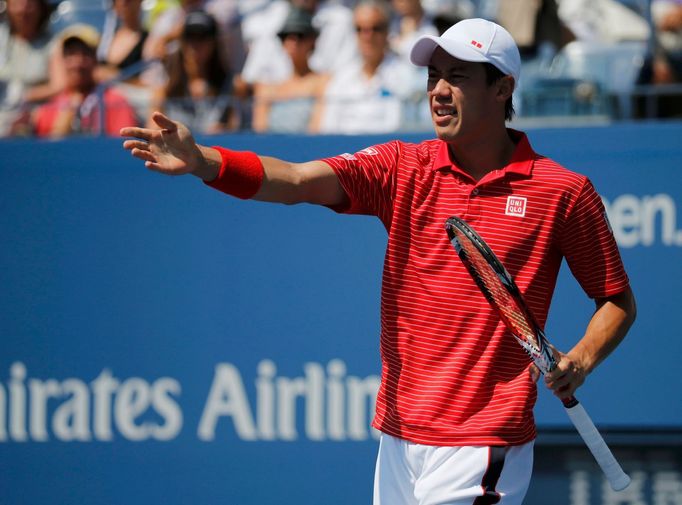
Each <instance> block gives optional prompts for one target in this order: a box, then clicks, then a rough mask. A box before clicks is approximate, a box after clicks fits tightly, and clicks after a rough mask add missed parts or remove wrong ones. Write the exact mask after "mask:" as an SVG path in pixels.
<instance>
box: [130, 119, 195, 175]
mask: <svg viewBox="0 0 682 505" xmlns="http://www.w3.org/2000/svg"><path fill="white" fill-rule="evenodd" d="M152 120H153V121H154V122H155V123H156V124H157V125H158V126H159V129H153V128H137V127H127V128H122V129H121V136H122V137H134V138H135V139H137V140H126V141H125V142H123V147H124V148H125V149H128V150H129V151H130V153H131V154H132V155H133V156H134V157H136V158H138V159H141V160H143V161H144V162H145V163H144V165H145V167H147V168H148V169H150V170H154V171H156V172H161V173H164V174H167V175H184V174H189V173H194V172H195V171H197V170H199V169H201V167H202V164H203V160H204V158H203V156H202V153H201V150H200V148H199V146H198V145H197V144H196V142H195V141H194V138H193V137H192V133H191V132H190V131H189V129H188V128H187V127H186V126H185V125H183V124H182V123H179V122H176V121H172V120H171V119H170V118H168V117H166V116H165V115H163V114H162V113H161V112H154V114H153V115H152Z"/></svg>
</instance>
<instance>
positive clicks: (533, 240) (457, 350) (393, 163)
mask: <svg viewBox="0 0 682 505" xmlns="http://www.w3.org/2000/svg"><path fill="white" fill-rule="evenodd" d="M411 59H412V62H413V63H415V64H416V65H421V66H427V67H428V84H427V90H428V91H427V92H428V97H429V102H430V107H431V116H432V120H433V125H434V128H435V131H436V137H437V138H436V139H433V140H427V141H424V142H421V143H419V144H410V143H405V142H402V141H400V140H395V141H392V142H388V143H385V144H381V145H375V146H371V147H368V148H366V149H363V150H362V151H360V152H357V153H354V154H350V153H346V154H341V155H339V156H334V157H331V158H326V159H321V160H315V161H310V162H307V163H289V162H286V161H283V160H280V159H275V158H271V157H266V156H259V155H257V154H255V153H251V152H237V151H232V150H229V149H225V148H222V147H217V146H216V147H208V146H201V145H197V144H196V142H195V141H194V139H193V137H192V135H191V133H190V131H189V130H188V129H187V128H186V127H185V126H184V125H182V124H180V123H178V122H174V121H172V120H171V119H169V118H167V117H165V116H164V115H162V114H160V113H155V114H154V116H153V119H154V121H155V122H156V124H157V125H158V126H159V129H143V128H124V129H123V130H122V131H121V134H122V135H123V136H126V137H134V139H128V140H126V141H125V142H124V147H125V148H126V149H129V150H130V151H131V153H132V155H133V156H135V157H136V158H139V159H141V160H144V161H145V165H146V167H147V168H149V169H151V170H155V171H159V172H162V173H165V174H170V175H178V174H193V175H195V176H198V177H200V178H201V179H203V180H204V181H205V182H206V183H207V184H208V185H209V186H212V187H213V188H216V189H218V190H221V191H223V192H225V193H228V194H230V195H234V196H236V197H239V198H243V199H248V198H253V199H256V200H262V201H269V202H281V203H288V204H292V203H299V202H309V203H315V204H320V205H325V206H328V207H330V208H332V209H334V210H336V211H337V212H343V213H349V214H353V213H360V214H369V215H374V216H377V217H378V218H379V219H380V220H381V221H382V223H383V224H384V226H385V227H386V230H387V232H388V237H389V238H388V245H387V251H386V258H385V265H384V274H383V284H382V294H381V323H382V324H381V342H380V347H381V356H382V377H381V387H380V390H379V394H378V398H377V405H376V417H375V419H374V421H373V426H374V427H375V428H377V429H378V430H380V431H381V432H382V436H381V441H380V446H379V454H378V458H377V464H376V474H375V485H374V504H375V505H412V504H414V505H435V504H440V505H444V504H447V505H472V504H475V505H482V504H489V503H501V504H503V505H520V504H521V503H522V501H523V497H524V495H525V493H526V490H527V488H528V484H529V481H530V477H531V469H532V454H533V440H534V439H535V436H536V432H535V424H534V419H533V406H534V403H535V400H536V386H535V381H536V380H537V378H538V373H537V370H535V369H533V367H531V366H529V359H528V357H527V356H526V355H525V353H524V352H523V350H522V349H521V347H520V346H519V345H518V344H517V343H516V342H515V341H514V339H513V338H511V337H510V335H509V334H508V333H505V327H504V324H503V323H502V322H501V321H500V320H499V318H498V316H497V315H496V314H495V313H494V312H493V309H492V308H491V307H490V306H489V305H488V303H487V302H486V300H485V298H484V297H483V296H482V295H481V293H480V291H479V290H478V288H477V287H476V286H475V285H474V283H473V281H472V280H471V278H470V277H469V275H468V273H467V272H466V270H465V269H464V267H463V266H462V264H461V262H460V261H459V259H458V258H457V255H456V254H454V252H453V250H452V247H451V245H450V243H449V241H448V238H447V235H446V234H445V232H444V223H445V220H446V219H447V218H448V217H450V216H452V215H457V216H459V217H461V218H463V219H465V220H466V221H468V222H469V223H470V224H472V226H473V227H474V228H475V229H476V230H477V231H478V233H479V234H480V235H481V236H482V237H483V238H484V240H486V242H487V243H488V244H489V245H490V246H491V247H492V249H493V250H494V251H495V253H496V254H497V256H498V257H499V258H500V260H501V261H502V262H503V263H504V264H505V265H506V267H507V269H508V270H509V271H510V273H511V274H512V275H513V276H514V277H515V278H516V280H517V283H518V285H519V288H520V289H521V291H522V293H523V295H524V296H525V297H526V299H527V301H528V303H529V305H530V308H531V310H532V311H533V312H534V313H535V315H536V317H537V318H538V320H539V322H540V324H544V323H545V321H546V318H547V312H548V310H549V303H550V299H551V297H552V293H553V290H554V286H555V283H556V278H557V274H558V271H559V266H560V264H561V262H562V259H564V258H565V259H566V261H567V263H568V265H569V266H570V268H571V271H572V273H573V275H574V276H575V278H576V279H577V281H578V282H579V284H580V285H581V286H582V288H583V290H584V291H585V293H586V294H587V296H589V297H590V298H592V299H594V300H595V304H596V310H595V312H594V314H593V315H592V317H591V320H590V321H589V324H588V325H587V328H586V331H585V333H584V335H582V336H578V337H579V338H578V337H577V338H576V340H577V343H576V344H575V346H574V347H573V348H572V349H571V350H570V351H568V352H566V353H561V352H559V351H556V354H557V357H558V358H559V366H558V368H557V369H556V370H555V371H553V372H552V373H550V374H548V375H547V376H546V377H545V382H546V384H547V386H548V387H549V388H550V389H551V390H553V391H554V393H555V394H556V395H557V396H559V397H560V398H564V397H567V396H570V395H572V394H573V393H574V392H575V390H576V389H577V388H578V387H579V386H580V385H581V384H582V383H583V382H584V381H585V378H586V377H587V376H588V375H589V373H590V372H592V371H593V370H594V369H595V367H596V366H597V365H598V364H599V363H600V362H601V361H602V360H603V359H604V358H606V356H607V355H609V353H611V352H612V351H613V350H614V349H615V347H616V346H617V345H618V344H619V343H620V342H621V340H622V339H623V338H624V336H625V334H626V332H627V330H628V329H629V327H630V325H631V324H632V322H633V321H634V318H635V301H634V297H633V294H632V291H631V289H630V286H629V281H628V277H627V275H626V273H625V270H624V267H623V264H622V262H621V258H620V256H619V252H618V249H617V246H616V242H615V240H614V237H613V235H612V232H611V230H610V228H609V225H608V222H607V220H606V216H605V213H604V207H603V205H602V203H601V200H600V198H599V196H598V194H597V192H596V191H595V189H594V187H593V186H592V184H591V183H590V181H589V180H588V179H587V178H586V177H585V176H583V175H579V174H577V173H574V172H572V171H569V170H567V169H565V168H563V167H561V166H560V165H558V164H557V163H555V162H554V161H552V160H550V159H548V158H546V157H544V156H541V155H540V154H537V153H535V152H534V151H533V149H532V147H531V145H530V143H529V141H528V138H527V137H526V135H525V134H524V133H522V132H519V131H515V130H512V129H509V128H507V127H506V120H509V119H511V118H512V115H513V105H512V93H513V91H514V87H515V85H516V83H517V82H518V81H519V72H520V58H519V51H518V49H517V47H516V45H515V43H514V41H513V39H512V38H511V36H510V35H509V33H508V32H507V31H506V30H504V29H503V28H502V27H500V26H498V25H496V24H494V23H491V22H488V21H484V20H481V19H468V20H464V21H461V22H459V23H457V24H455V25H454V26H452V27H451V28H450V29H449V30H447V31H446V32H445V33H444V34H443V35H442V36H441V37H436V36H424V37H422V38H420V39H419V40H418V41H417V42H416V44H415V46H414V47H413V49H412V52H411Z"/></svg>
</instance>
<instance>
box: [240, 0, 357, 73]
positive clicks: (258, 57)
mask: <svg viewBox="0 0 682 505" xmlns="http://www.w3.org/2000/svg"><path fill="white" fill-rule="evenodd" d="M289 8H290V3H289V2H288V1H287V0H275V2H273V3H272V4H271V5H270V6H269V7H267V8H266V9H264V10H263V11H260V12H258V13H256V14H253V15H251V16H250V17H249V18H248V19H245V20H244V22H243V23H242V30H243V33H244V38H245V40H246V41H247V44H248V45H249V55H248V57H247V58H246V62H245V63H244V68H243V70H242V79H244V81H246V82H249V83H255V82H261V83H268V84H274V83H277V82H282V81H284V80H286V79H288V78H289V77H290V76H291V74H292V72H293V67H292V65H291V60H290V59H289V57H288V56H287V54H286V53H285V52H284V49H283V47H282V43H281V42H280V40H279V38H278V37H277V33H278V32H279V30H280V28H281V27H282V26H283V25H284V21H285V19H286V17H287V15H288V13H289ZM313 25H314V26H315V28H317V29H318V31H319V33H320V34H319V36H318V37H317V41H316V42H315V51H314V52H313V54H312V56H311V57H310V68H311V69H312V70H314V71H315V72H320V73H331V72H333V71H335V70H336V69H337V68H341V67H343V66H344V65H346V64H348V62H350V61H351V60H352V59H353V56H354V54H355V48H356V46H355V31H354V28H353V14H352V11H351V10H350V9H348V8H347V7H345V6H344V5H341V4H338V3H334V2H323V3H321V4H320V6H319V7H318V9H317V11H316V12H315V15H314V16H313Z"/></svg>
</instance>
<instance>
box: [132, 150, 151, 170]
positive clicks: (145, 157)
mask: <svg viewBox="0 0 682 505" xmlns="http://www.w3.org/2000/svg"><path fill="white" fill-rule="evenodd" d="M130 154H132V155H133V156H135V157H136V158H138V159H140V160H142V161H147V162H151V163H156V162H157V161H158V160H157V159H156V156H154V155H153V154H152V153H151V151H149V150H148V149H140V148H137V147H134V148H133V149H132V150H131V151H130ZM145 166H146V164H145Z"/></svg>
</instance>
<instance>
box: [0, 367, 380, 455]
mask: <svg viewBox="0 0 682 505" xmlns="http://www.w3.org/2000/svg"><path fill="white" fill-rule="evenodd" d="M250 389H251V388H247V386H245V384H244V380H243V378H242V373H241V372H240V370H239V369H238V368H237V367H236V366H235V365H233V364H231V363H218V364H217V365H216V367H215V373H214V376H213V380H212V382H211V387H210V390H209V392H208V396H207V399H206V402H205V404H204V406H203V410H202V413H201V418H200V421H199V425H198V427H197V436H198V438H199V439H201V440H205V441H211V440H214V439H215V438H216V432H217V431H218V430H219V428H222V429H223V430H225V424H226V423H228V422H229V423H231V425H232V426H233V429H234V431H233V432H234V434H236V436H237V437H238V438H239V439H241V440H249V441H255V440H259V441H274V440H282V441H293V440H299V439H301V438H307V439H308V440H312V441H323V440H334V441H344V440H358V441H362V440H367V439H368V438H369V437H370V436H371V437H374V438H378V432H376V431H374V430H372V429H371V428H370V425H369V424H370V420H371V418H372V416H373V415H374V402H375V401H376V395H377V391H378V389H379V377H378V376H375V375H371V376H368V377H355V376H352V375H347V370H346V364H345V363H344V362H343V361H341V360H339V359H334V360H331V361H330V362H329V363H328V364H327V366H326V367H325V366H323V365H322V364H320V363H315V362H309V363H305V364H304V365H303V375H302V376H300V377H285V376H281V375H279V376H278V375H277V366H276V365H275V363H274V362H273V361H271V360H267V359H266V360H262V361H261V362H260V363H259V364H258V367H257V377H256V378H255V388H254V389H255V402H254V403H253V405H252V403H251V401H250V397H249V394H248V393H247V390H249V391H250ZM181 390H182V388H181V386H180V383H179V382H178V381H177V380H176V379H174V378H171V377H161V378H159V379H157V380H155V381H153V382H148V381H146V380H145V379H142V378H140V377H129V378H127V379H119V378H116V377H114V376H113V374H112V373H111V371H110V370H108V369H104V370H102V372H101V373H100V374H99V375H98V376H97V377H96V378H95V379H94V380H93V381H91V382H90V383H89V384H88V382H87V381H85V380H82V379H78V378H68V379H64V380H57V379H54V378H47V379H37V378H28V377H27V371H26V366H25V365H24V364H23V363H21V362H15V363H13V364H12V365H11V366H10V371H9V380H8V381H7V384H6V385H5V384H2V383H0V442H7V441H12V442H47V441H49V440H50V439H56V440H59V441H62V442H76V441H78V442H88V441H112V440H114V438H115V436H116V435H117V434H118V435H119V436H121V437H123V438H124V439H127V440H131V441H136V442H140V441H145V440H150V439H153V440H161V441H167V440H172V439H174V438H176V437H177V436H178V435H179V434H180V431H181V430H182V425H183V412H182V409H181V408H180V405H179V403H178V401H177V398H178V397H179V396H180V393H181Z"/></svg>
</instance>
